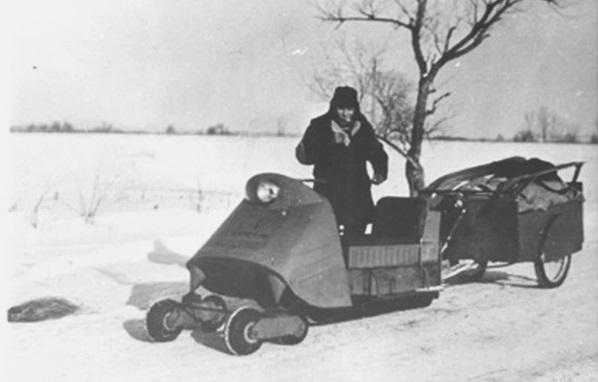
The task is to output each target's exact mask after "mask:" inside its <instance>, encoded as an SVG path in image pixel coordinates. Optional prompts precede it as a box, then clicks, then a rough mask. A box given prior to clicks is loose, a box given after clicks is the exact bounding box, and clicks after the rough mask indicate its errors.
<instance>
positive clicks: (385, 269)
mask: <svg viewBox="0 0 598 382" xmlns="http://www.w3.org/2000/svg"><path fill="white" fill-rule="evenodd" d="M392 199H394V200H391V201H389V200H387V202H386V203H383V206H385V207H388V206H392V205H394V206H395V207H400V209H401V210H403V211H411V212H410V213H411V215H412V216H406V215H402V214H401V213H400V211H383V212H382V213H384V214H386V215H388V214H389V212H390V215H391V216H385V217H384V218H382V219H375V220H374V225H375V224H376V222H378V223H382V224H385V225H386V227H384V228H383V229H381V230H376V227H375V226H374V227H373V230H372V231H373V232H374V234H372V235H371V236H370V237H367V238H365V240H363V239H362V240H361V242H357V243H355V244H354V245H352V246H351V247H350V248H349V259H348V266H349V284H350V288H351V295H352V296H375V297H384V296H391V295H398V294H401V293H407V292H413V291H415V290H418V289H421V288H423V289H429V288H433V287H436V286H438V285H440V284H441V274H440V261H441V255H440V245H439V235H440V219H441V214H440V213H439V212H437V211H428V210H427V204H426V203H425V201H424V202H422V200H421V199H414V198H392ZM405 207H406V208H405ZM392 215H395V216H392ZM415 215H417V216H415ZM400 218H404V219H406V218H409V219H412V221H418V222H421V223H417V226H416V227H415V229H414V227H411V226H410V224H407V225H406V224H405V223H404V222H400V223H399V224H397V222H398V220H397V219H400ZM389 223H390V226H389ZM393 226H394V227H396V228H397V229H395V230H394V231H393ZM376 232H383V233H384V237H383V238H382V239H381V238H377V237H375V236H376V235H375V233H376ZM393 233H394V236H392V235H393ZM406 234H407V235H408V236H405V235H406ZM414 235H416V236H415V237H413V236H414ZM380 241H382V243H384V244H382V243H380Z"/></svg>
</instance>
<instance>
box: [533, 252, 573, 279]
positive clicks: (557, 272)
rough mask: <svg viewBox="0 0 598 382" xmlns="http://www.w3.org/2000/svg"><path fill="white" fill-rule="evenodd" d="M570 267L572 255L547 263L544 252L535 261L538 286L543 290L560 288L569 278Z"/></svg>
mask: <svg viewBox="0 0 598 382" xmlns="http://www.w3.org/2000/svg"><path fill="white" fill-rule="evenodd" d="M570 266H571V254H569V255H565V256H563V257H561V258H559V259H554V260H552V261H546V253H545V252H544V250H542V252H541V253H540V255H539V256H538V258H537V259H536V261H534V269H535V270H536V277H537V278H538V284H540V286H541V287H543V288H556V287H558V286H560V285H561V284H562V283H563V282H564V281H565V278H567V273H569V267H570Z"/></svg>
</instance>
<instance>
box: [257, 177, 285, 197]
mask: <svg viewBox="0 0 598 382" xmlns="http://www.w3.org/2000/svg"><path fill="white" fill-rule="evenodd" d="M279 193H280V187H279V186H278V185H277V184H276V183H274V182H271V181H269V180H261V181H260V182H259V183H258V185H257V187H256V189H255V194H256V196H257V198H258V199H259V200H260V201H261V202H262V203H270V202H271V201H273V200H274V199H276V198H278V194H279Z"/></svg>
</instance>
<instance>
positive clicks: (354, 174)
mask: <svg viewBox="0 0 598 382" xmlns="http://www.w3.org/2000/svg"><path fill="white" fill-rule="evenodd" d="M295 154H296V157H297V160H298V161H299V162H300V163H302V164H305V165H313V166H314V170H313V174H314V177H315V178H316V183H315V184H314V190H315V191H317V192H318V193H320V194H321V195H323V196H325V197H326V198H327V199H328V200H329V201H330V204H332V208H333V210H334V213H335V215H336V220H337V224H338V225H339V228H340V229H341V233H342V234H344V235H350V236H356V235H361V234H363V233H364V231H365V227H366V226H367V224H368V223H370V222H371V220H372V214H373V211H374V202H373V200H372V194H371V189H370V188H371V184H372V183H373V184H376V185H377V184H380V183H382V182H384V181H385V180H386V177H387V175H388V156H387V155H386V152H385V151H384V148H383V147H382V144H381V143H380V142H378V140H377V139H376V135H375V134H374V130H373V128H372V125H371V124H370V123H369V122H368V120H367V119H366V118H365V116H364V115H363V114H361V111H360V108H359V102H358V100H357V91H356V90H355V89H353V88H351V87H348V86H341V87H338V88H336V90H335V91H334V96H333V97H332V100H331V101H330V108H329V110H328V112H327V113H326V114H324V115H321V116H319V117H317V118H315V119H312V120H311V122H310V124H309V126H308V127H307V130H306V131H305V134H304V136H303V139H302V140H301V142H300V143H299V145H298V146H297V149H296V152H295ZM367 162H370V164H371V165H372V168H373V170H374V175H373V177H372V178H371V179H370V177H369V176H368V172H367V167H366V163H367Z"/></svg>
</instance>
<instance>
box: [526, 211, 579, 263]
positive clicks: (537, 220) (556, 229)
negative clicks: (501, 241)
mask: <svg viewBox="0 0 598 382" xmlns="http://www.w3.org/2000/svg"><path fill="white" fill-rule="evenodd" d="M518 223H519V226H518V231H519V249H520V251H519V257H518V261H534V259H535V258H536V256H537V255H538V254H539V253H540V252H541V251H542V250H544V251H545V254H546V261H551V260H554V259H558V258H560V257H562V256H566V255H570V254H573V253H575V252H578V251H580V250H581V249H582V245H583V240H584V237H583V201H582V200H571V201H569V202H567V203H563V204H559V205H556V206H553V207H551V208H549V209H548V210H547V211H538V210H536V211H527V212H524V213H521V214H519V216H518Z"/></svg>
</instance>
